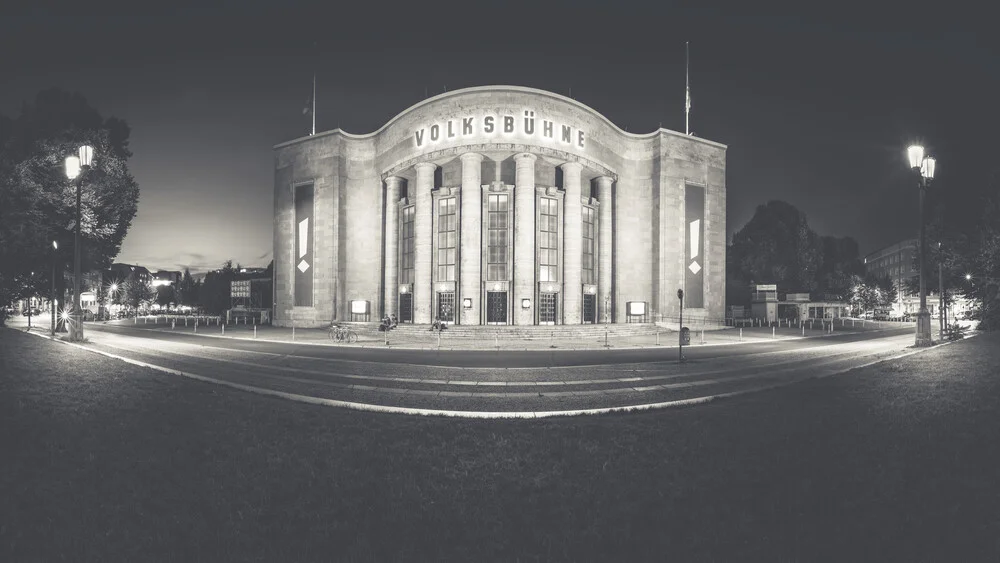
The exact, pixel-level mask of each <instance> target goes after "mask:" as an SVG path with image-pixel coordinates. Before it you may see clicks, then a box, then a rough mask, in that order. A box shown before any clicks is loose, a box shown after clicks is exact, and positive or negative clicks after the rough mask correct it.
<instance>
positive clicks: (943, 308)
mask: <svg viewBox="0 0 1000 563" xmlns="http://www.w3.org/2000/svg"><path fill="white" fill-rule="evenodd" d="M947 309H948V299H947V297H945V295H944V256H942V255H941V243H940V242H938V334H941V335H943V334H944V331H945V330H947V328H948V315H947Z"/></svg>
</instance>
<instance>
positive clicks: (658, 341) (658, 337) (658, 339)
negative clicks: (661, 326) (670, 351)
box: [656, 331, 660, 346]
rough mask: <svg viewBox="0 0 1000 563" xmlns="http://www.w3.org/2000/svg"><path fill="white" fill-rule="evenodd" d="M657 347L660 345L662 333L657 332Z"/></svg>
mask: <svg viewBox="0 0 1000 563" xmlns="http://www.w3.org/2000/svg"><path fill="white" fill-rule="evenodd" d="M656 345H657V346H659V345H660V331H656Z"/></svg>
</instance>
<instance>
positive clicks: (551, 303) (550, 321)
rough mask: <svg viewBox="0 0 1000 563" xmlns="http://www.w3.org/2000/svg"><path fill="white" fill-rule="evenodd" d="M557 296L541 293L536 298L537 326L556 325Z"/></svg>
mask: <svg viewBox="0 0 1000 563" xmlns="http://www.w3.org/2000/svg"><path fill="white" fill-rule="evenodd" d="M556 297H557V295H556V294H555V293H542V294H541V295H539V296H538V324H540V325H554V324H556V316H557V312H558V311H557V310H556V303H558V300H557V299H556Z"/></svg>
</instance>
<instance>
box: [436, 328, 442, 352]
mask: <svg viewBox="0 0 1000 563" xmlns="http://www.w3.org/2000/svg"><path fill="white" fill-rule="evenodd" d="M437 333H438V350H440V349H441V329H440V328H439V329H438V331H437Z"/></svg>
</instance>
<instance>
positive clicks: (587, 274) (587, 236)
mask: <svg viewBox="0 0 1000 563" xmlns="http://www.w3.org/2000/svg"><path fill="white" fill-rule="evenodd" d="M582 230H583V233H582V235H583V260H582V262H581V274H580V282H581V283H586V284H593V283H597V282H596V281H595V280H596V278H595V277H594V208H593V207H586V206H584V208H583V229H582Z"/></svg>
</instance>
